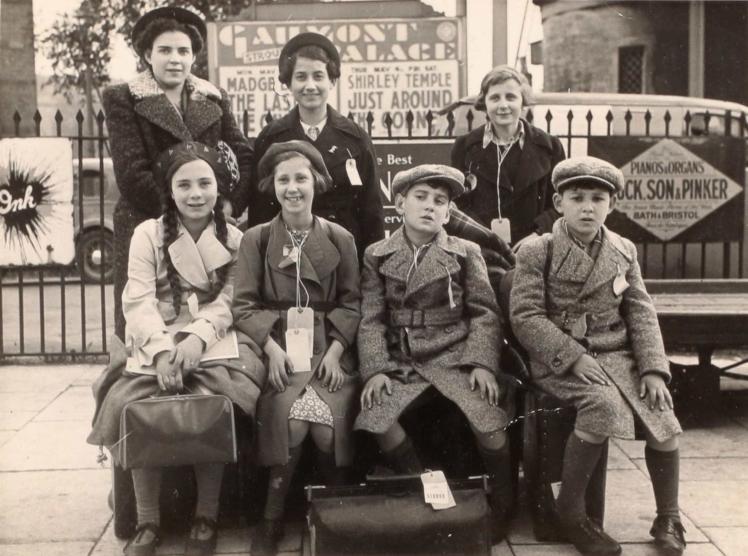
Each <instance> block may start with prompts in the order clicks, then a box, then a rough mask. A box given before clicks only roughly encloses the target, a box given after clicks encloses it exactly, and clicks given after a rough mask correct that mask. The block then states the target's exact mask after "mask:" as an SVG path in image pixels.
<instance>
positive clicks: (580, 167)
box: [551, 156, 623, 193]
mask: <svg viewBox="0 0 748 556" xmlns="http://www.w3.org/2000/svg"><path fill="white" fill-rule="evenodd" d="M578 181H587V182H589V181H593V182H597V183H599V184H600V185H604V186H605V187H607V188H608V189H610V191H611V193H618V192H619V191H622V190H623V172H621V171H620V170H619V169H618V168H616V167H615V166H613V165H612V164H611V163H610V162H608V161H606V160H602V159H601V158H595V157H594V156H574V157H572V158H567V159H566V160H564V161H562V162H559V163H558V164H557V165H556V167H555V168H554V169H553V174H552V175H551V182H552V183H553V188H554V189H555V190H556V192H558V190H559V189H561V188H562V187H565V186H568V185H570V184H572V183H574V182H578Z"/></svg>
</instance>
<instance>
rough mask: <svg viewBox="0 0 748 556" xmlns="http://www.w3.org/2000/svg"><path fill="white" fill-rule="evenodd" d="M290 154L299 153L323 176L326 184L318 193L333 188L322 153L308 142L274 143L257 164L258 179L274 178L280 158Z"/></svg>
mask: <svg viewBox="0 0 748 556" xmlns="http://www.w3.org/2000/svg"><path fill="white" fill-rule="evenodd" d="M288 152H294V153H298V154H300V155H301V156H303V157H304V158H306V159H307V160H308V161H309V162H310V163H311V164H312V167H313V168H314V169H315V170H316V171H317V172H319V173H320V174H321V175H322V177H323V178H324V180H325V184H324V187H323V188H322V190H320V191H317V192H318V193H324V192H325V191H328V190H329V189H330V188H331V187H332V177H331V176H330V172H328V171H327V166H325V160H324V159H323V158H322V155H321V154H320V152H319V151H318V150H317V149H316V147H315V146H314V145H312V144H311V143H309V142H308V141H299V140H293V141H284V142H283V143H273V144H272V145H270V147H268V150H266V151H265V154H263V155H262V158H261V159H260V162H259V163H258V164H257V174H258V175H257V179H258V180H259V181H260V182H262V181H263V180H264V179H265V178H267V177H268V176H272V175H273V169H274V168H275V165H276V160H277V158H278V156H279V155H281V154H283V153H288ZM271 187H272V186H271Z"/></svg>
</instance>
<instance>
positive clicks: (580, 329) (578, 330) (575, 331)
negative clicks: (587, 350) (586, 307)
mask: <svg viewBox="0 0 748 556" xmlns="http://www.w3.org/2000/svg"><path fill="white" fill-rule="evenodd" d="M569 332H570V333H571V337H572V338H574V339H575V340H581V339H582V338H584V337H585V336H586V335H587V313H582V315H581V316H580V317H579V318H578V319H577V320H576V321H575V322H574V324H572V325H571V330H570V331H569Z"/></svg>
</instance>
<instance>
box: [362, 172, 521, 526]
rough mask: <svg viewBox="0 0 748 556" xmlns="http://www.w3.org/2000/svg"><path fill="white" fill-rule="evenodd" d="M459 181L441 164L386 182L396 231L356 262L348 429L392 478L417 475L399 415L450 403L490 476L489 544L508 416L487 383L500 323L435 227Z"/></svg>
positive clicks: (465, 249)
mask: <svg viewBox="0 0 748 556" xmlns="http://www.w3.org/2000/svg"><path fill="white" fill-rule="evenodd" d="M463 182H464V177H463V175H462V173H461V172H460V171H458V170H455V169H454V168H450V167H448V166H442V165H421V166H416V167H415V168H412V169H410V170H406V171H403V172H400V173H398V174H397V176H395V179H394V181H393V183H392V191H393V193H394V194H395V203H396V207H397V211H398V213H399V214H400V215H402V217H403V225H402V227H401V228H400V229H398V230H397V231H395V232H394V233H393V234H392V235H391V236H390V237H389V238H387V239H383V240H381V241H379V242H377V243H375V244H373V245H371V246H370V247H369V248H368V249H367V250H366V253H365V255H364V270H363V278H362V286H361V290H362V299H363V301H362V321H361V327H360V329H359V335H358V352H359V361H360V362H361V368H360V370H361V375H362V377H363V378H364V380H366V381H367V382H366V384H365V386H364V390H363V393H362V394H361V413H360V414H359V416H358V418H357V419H356V428H357V429H362V430H366V431H369V432H372V433H374V434H375V435H376V438H377V442H378V443H379V446H380V449H381V450H382V452H383V453H384V456H385V458H386V459H387V460H388V462H389V463H390V465H391V466H392V467H393V468H394V469H395V471H396V472H399V473H414V472H419V471H421V465H420V462H419V461H418V458H417V456H416V454H415V452H414V449H413V446H412V444H411V442H410V439H409V438H408V436H407V435H406V433H405V430H404V429H403V427H402V426H401V425H400V422H399V419H400V416H401V415H402V413H403V412H404V411H405V410H406V409H408V408H409V407H416V406H418V405H420V404H422V403H424V402H425V401H426V400H427V399H428V398H430V397H432V396H444V397H446V398H448V399H449V400H451V401H452V402H454V403H455V404H456V405H457V406H458V407H459V409H460V410H461V411H462V413H463V414H464V415H465V416H466V417H467V419H468V421H469V423H470V426H471V428H472V430H473V433H474V434H475V436H476V439H477V441H478V445H479V449H480V452H481V455H482V456H483V460H484V462H485V465H486V468H487V471H488V473H489V474H490V476H491V487H492V488H491V490H492V496H491V502H492V507H493V510H494V512H495V513H496V514H497V515H496V519H495V529H494V534H495V536H496V537H498V536H501V535H502V528H503V525H504V523H505V520H506V517H507V515H506V513H507V510H508V508H509V506H510V505H511V502H512V483H511V471H510V461H509V450H508V446H507V444H506V438H507V435H506V433H505V432H504V430H503V427H505V426H506V425H507V423H508V421H509V418H510V411H509V410H508V409H507V408H505V407H501V406H500V405H499V402H500V401H501V400H502V393H501V392H500V389H499V385H498V382H497V380H496V374H497V373H498V371H499V352H498V350H499V346H500V345H501V331H500V325H499V317H498V315H497V306H496V301H495V297H494V294H493V291H492V290H491V285H490V284H489V281H488V274H487V272H486V265H485V263H484V261H483V258H482V257H481V254H480V250H479V248H478V246H477V245H475V244H474V243H471V242H469V241H466V240H463V239H460V238H456V237H452V236H448V235H447V233H446V232H445V231H444V229H443V227H442V226H443V224H444V223H445V222H446V220H447V219H448V218H449V210H450V205H451V202H452V199H453V198H454V197H456V196H457V195H459V194H460V193H462V192H463V190H464V189H463ZM504 399H506V400H509V399H511V396H509V395H507V396H504Z"/></svg>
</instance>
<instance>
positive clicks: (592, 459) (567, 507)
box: [556, 432, 603, 523]
mask: <svg viewBox="0 0 748 556" xmlns="http://www.w3.org/2000/svg"><path fill="white" fill-rule="evenodd" d="M602 451H603V443H601V444H593V443H592V442H587V441H586V440H582V439H581V438H579V437H578V436H577V435H576V434H574V432H572V433H571V434H570V435H569V440H568V441H567V442H566V449H565V450H564V466H563V470H562V472H561V491H560V492H559V494H558V500H556V507H557V508H558V513H559V516H560V518H561V520H562V521H564V522H567V523H574V522H578V521H582V520H584V519H585V518H586V517H587V508H586V506H585V502H584V497H585V493H586V492H587V485H588V484H589V482H590V477H591V476H592V472H593V471H594V469H595V466H596V465H597V462H598V461H599V460H600V455H601V453H602Z"/></svg>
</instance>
